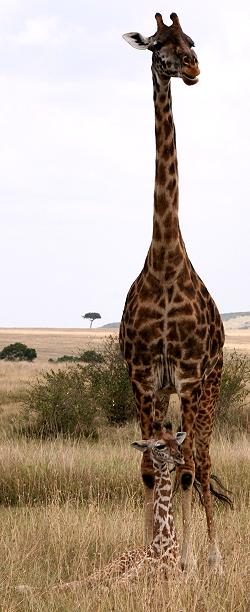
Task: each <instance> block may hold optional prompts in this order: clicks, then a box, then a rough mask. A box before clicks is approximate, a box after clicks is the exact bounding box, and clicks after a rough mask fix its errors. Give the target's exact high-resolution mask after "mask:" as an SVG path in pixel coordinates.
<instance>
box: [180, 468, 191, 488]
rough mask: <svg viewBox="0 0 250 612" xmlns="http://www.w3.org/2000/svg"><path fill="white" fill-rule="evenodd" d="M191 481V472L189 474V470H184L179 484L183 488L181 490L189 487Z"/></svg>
mask: <svg viewBox="0 0 250 612" xmlns="http://www.w3.org/2000/svg"><path fill="white" fill-rule="evenodd" d="M192 482H193V476H192V474H190V472H184V473H183V474H182V475H181V486H182V488H183V491H186V490H187V489H189V488H190V487H191V485H192Z"/></svg>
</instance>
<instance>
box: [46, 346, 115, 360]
mask: <svg viewBox="0 0 250 612" xmlns="http://www.w3.org/2000/svg"><path fill="white" fill-rule="evenodd" d="M49 361H50V362H51V363H65V362H72V361H73V362H76V363H79V362H81V361H84V362H85V363H102V361H103V356H102V354H101V353H98V352H97V351H95V350H94V349H88V350H86V351H84V352H83V353H80V355H62V357H58V358H57V359H49Z"/></svg>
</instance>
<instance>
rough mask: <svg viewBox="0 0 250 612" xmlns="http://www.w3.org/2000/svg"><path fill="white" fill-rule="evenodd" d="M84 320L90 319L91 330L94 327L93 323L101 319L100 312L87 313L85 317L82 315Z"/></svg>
mask: <svg viewBox="0 0 250 612" xmlns="http://www.w3.org/2000/svg"><path fill="white" fill-rule="evenodd" d="M82 318H83V319H89V320H90V326H89V327H90V329H91V327H92V324H93V321H95V320H96V319H101V318H102V317H101V315H100V314H99V312H86V314H85V315H82Z"/></svg>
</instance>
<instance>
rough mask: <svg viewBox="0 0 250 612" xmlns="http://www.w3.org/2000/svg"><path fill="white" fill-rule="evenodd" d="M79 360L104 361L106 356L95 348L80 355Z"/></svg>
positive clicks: (89, 361)
mask: <svg viewBox="0 0 250 612" xmlns="http://www.w3.org/2000/svg"><path fill="white" fill-rule="evenodd" d="M78 360H79V361H86V363H102V362H103V361H104V356H103V355H102V353H98V352H97V351H95V350H94V349H88V350H86V351H84V352H83V353H81V354H80V355H79V357H78Z"/></svg>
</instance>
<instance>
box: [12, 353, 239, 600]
mask: <svg viewBox="0 0 250 612" xmlns="http://www.w3.org/2000/svg"><path fill="white" fill-rule="evenodd" d="M5 344H7V342H6V343H5ZM28 344H30V346H32V345H33V344H32V342H28ZM34 346H35V345H34ZM76 348H77V347H76ZM56 352H57V355H58V354H62V353H63V352H68V351H67V350H65V351H64V350H61V345H60V347H59V348H58V347H57V348H55V353H56ZM49 356H53V354H52V355H51V354H49ZM44 363H45V362H44V360H42V359H41V360H40V364H39V363H38V364H36V363H34V364H6V363H2V364H0V366H1V367H0V394H2V395H1V397H2V399H3V400H4V403H3V407H2V413H1V415H0V416H1V420H0V502H1V506H0V546H1V556H0V576H1V580H0V610H1V611H3V612H19V611H20V612H28V611H32V612H36V611H37V612H40V611H41V612H43V611H44V612H45V611H46V612H47V611H48V610H49V611H50V612H59V611H60V612H64V611H65V612H75V611H76V610H80V611H83V612H85V611H86V612H88V611H91V612H93V611H94V612H111V611H112V612H116V611H117V612H123V611H124V612H127V611H128V612H158V610H159V609H161V610H163V611H164V612H165V611H169V612H236V611H237V612H248V610H249V609H250V602H249V595H248V583H249V576H248V575H247V571H248V567H249V565H248V563H249V541H248V537H249V490H250V487H249V476H250V456H249V444H248V440H247V437H246V435H241V436H240V437H238V438H237V437H234V439H233V440H231V441H230V440H229V439H227V438H224V437H220V436H219V435H218V434H217V435H216V437H215V438H214V441H213V445H212V460H213V471H214V472H215V473H217V474H218V475H219V476H220V477H221V479H222V480H223V481H224V483H225V485H226V486H227V487H228V488H229V489H232V490H233V492H234V499H235V507H234V510H233V511H231V510H230V509H227V508H223V507H221V506H219V505H218V506H216V521H217V525H218V537H219V542H220V547H221V551H222V554H223V566H224V573H223V574H222V575H218V574H216V573H214V572H212V571H209V569H208V566H207V560H206V553H207V538H206V525H205V517H204V510H203V509H202V508H201V506H200V505H199V502H198V499H197V498H196V499H195V502H194V507H193V543H194V550H195V555H196V557H197V562H198V565H197V569H196V570H194V571H193V572H192V573H190V574H187V575H184V574H181V575H179V574H176V576H174V577H172V578H171V580H169V581H168V582H167V581H166V582H161V583H160V582H159V581H158V582H157V581H154V583H152V582H151V581H149V580H147V578H146V577H145V578H141V579H140V581H139V582H135V583H131V584H130V585H129V587H128V588H124V587H121V586H120V587H118V586H117V587H116V588H114V589H109V590H107V589H103V585H101V584H100V585H99V586H98V585H97V587H96V588H95V589H94V590H88V589H87V587H86V586H84V578H85V577H86V576H87V575H88V574H90V573H91V572H92V571H93V569H94V568H97V567H99V566H101V567H102V566H104V565H105V563H106V562H108V561H109V560H110V559H112V558H115V557H116V556H118V555H119V554H120V553H121V552H124V551H125V550H126V549H128V548H131V547H134V546H137V545H141V543H142V540H143V533H142V532H143V516H142V498H143V494H142V493H143V492H142V485H141V480H140V471H139V462H140V457H139V456H138V455H137V454H136V453H135V452H134V450H133V449H131V448H130V442H131V441H133V440H134V439H136V437H137V436H138V429H137V427H136V426H135V425H130V426H126V427H124V428H120V429H118V428H111V429H107V430H106V431H103V432H102V434H101V436H100V440H99V442H95V443H91V442H89V441H78V442H72V441H71V440H65V439H64V440H62V439H57V440H55V441H39V440H27V439H21V438H17V437H13V435H12V430H11V426H10V424H11V422H12V420H13V419H14V415H15V412H17V411H18V410H19V404H18V401H19V400H20V397H21V396H20V393H22V390H23V389H24V388H25V386H26V384H27V381H28V380H29V379H30V378H34V377H36V376H37V374H38V373H39V369H40V368H41V366H42V367H43V365H44ZM55 367H57V366H55V365H53V368H55ZM179 502H180V498H179V493H178V494H177V496H176V498H175V502H174V510H175V516H176V523H177V530H178V533H179V534H180V533H181V516H180V507H179V506H180V504H179ZM74 580H82V581H83V585H82V587H78V588H77V589H75V590H73V589H72V590H71V591H66V592H64V591H60V589H59V588H58V586H59V585H60V584H61V583H64V582H65V581H66V582H67V581H74Z"/></svg>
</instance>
